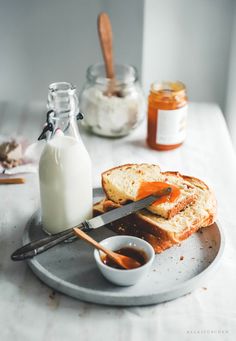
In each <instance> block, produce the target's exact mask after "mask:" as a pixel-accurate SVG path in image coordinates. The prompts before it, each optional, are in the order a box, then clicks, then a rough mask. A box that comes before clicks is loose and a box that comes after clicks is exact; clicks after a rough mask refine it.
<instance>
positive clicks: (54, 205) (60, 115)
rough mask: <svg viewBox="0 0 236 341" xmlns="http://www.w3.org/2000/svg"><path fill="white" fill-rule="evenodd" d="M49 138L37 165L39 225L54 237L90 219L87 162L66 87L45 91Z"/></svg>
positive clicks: (59, 85) (71, 93) (56, 85)
mask: <svg viewBox="0 0 236 341" xmlns="http://www.w3.org/2000/svg"><path fill="white" fill-rule="evenodd" d="M48 107H49V109H50V110H51V113H50V114H49V117H48V124H49V123H50V124H51V128H52V129H51V130H52V131H51V136H50V138H49V139H48V141H47V142H46V145H45V147H44V150H43V152H42V155H41V158H40V162H39V180H40V197H41V212H42V224H43V228H44V229H45V230H46V232H48V233H50V234H54V233H57V232H60V231H63V230H65V229H68V228H70V227H73V226H76V225H78V224H79V223H81V222H82V221H84V220H85V219H89V218H91V216H92V174H91V161H90V158H89V155H88V152H87V150H86V149H85V146H84V144H83V142H82V140H81V137H80V135H79V130H78V126H77V122H76V117H77V115H78V111H79V110H78V99H77V96H76V93H75V88H74V87H72V85H71V84H69V83H54V84H52V85H50V87H49V96H48Z"/></svg>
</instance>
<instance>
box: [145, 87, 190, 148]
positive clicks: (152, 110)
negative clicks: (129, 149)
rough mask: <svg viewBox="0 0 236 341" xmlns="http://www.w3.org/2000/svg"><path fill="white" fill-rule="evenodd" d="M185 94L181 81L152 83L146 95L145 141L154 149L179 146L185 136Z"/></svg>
mask: <svg viewBox="0 0 236 341" xmlns="http://www.w3.org/2000/svg"><path fill="white" fill-rule="evenodd" d="M186 121H187V94H186V88H185V85H184V84H183V83H181V82H169V81H168V82H162V83H154V84H152V86H151V91H150V95H149V97H148V133H147V143H148V145H149V146H150V147H151V148H153V149H156V150H170V149H174V148H177V147H179V146H180V145H181V144H182V143H183V141H184V139H185V137H186Z"/></svg>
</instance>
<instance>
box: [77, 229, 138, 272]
mask: <svg viewBox="0 0 236 341" xmlns="http://www.w3.org/2000/svg"><path fill="white" fill-rule="evenodd" d="M73 230H74V232H75V234H76V235H77V236H79V237H80V238H81V239H83V240H84V241H86V242H87V243H89V244H91V245H93V246H94V247H95V248H96V249H97V250H101V251H102V252H104V253H105V254H106V255H107V256H108V257H109V258H111V260H113V261H114V262H115V263H116V264H118V265H119V266H120V267H121V268H123V269H126V270H130V269H135V268H138V267H140V266H141V264H140V263H139V262H137V261H136V260H134V259H133V258H130V257H127V256H124V255H120V254H118V253H116V252H113V251H111V250H108V249H106V248H105V247H104V246H102V245H101V244H99V243H98V242H97V241H96V240H94V239H93V238H91V237H90V236H88V235H87V234H86V233H84V232H83V231H81V230H80V229H79V228H77V227H74V228H73Z"/></svg>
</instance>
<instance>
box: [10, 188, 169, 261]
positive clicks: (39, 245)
mask: <svg viewBox="0 0 236 341" xmlns="http://www.w3.org/2000/svg"><path fill="white" fill-rule="evenodd" d="M171 191H172V189H171V187H167V188H165V189H163V190H161V191H158V192H156V193H154V194H152V195H150V196H148V197H146V198H144V199H141V200H138V201H134V202H131V203H129V204H127V205H123V206H122V207H119V208H116V209H114V210H111V211H109V212H106V213H103V214H101V215H100V216H97V217H94V218H92V219H90V220H85V221H84V222H83V223H81V224H79V225H77V226H74V227H77V228H80V229H82V230H83V231H85V232H89V231H91V230H94V229H97V228H99V227H101V226H104V225H107V224H109V223H112V222H113V221H116V220H118V219H120V218H123V217H126V216H128V215H130V214H132V213H135V212H137V211H139V210H141V209H143V208H145V207H147V206H149V205H151V204H152V203H153V202H155V201H156V200H157V199H159V198H161V197H163V196H166V195H169V194H170V193H171ZM74 227H73V228H74ZM73 228H70V229H67V230H65V231H62V232H59V233H56V234H54V235H52V236H47V237H45V238H42V239H39V240H36V241H33V242H30V243H28V244H26V245H24V246H22V247H21V248H19V249H17V250H16V251H15V252H13V254H12V255H11V259H12V260H13V261H19V260H25V259H29V258H32V257H34V256H36V255H38V254H41V253H43V252H45V251H47V250H48V249H50V248H52V247H54V246H55V245H57V244H59V243H61V242H63V241H65V240H67V239H69V238H71V237H74V231H73Z"/></svg>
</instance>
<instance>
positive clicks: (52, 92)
mask: <svg viewBox="0 0 236 341" xmlns="http://www.w3.org/2000/svg"><path fill="white" fill-rule="evenodd" d="M48 109H49V110H53V112H54V114H55V116H56V117H58V118H65V117H71V116H76V115H77V113H78V112H79V101H78V97H77V94H76V88H75V87H74V86H73V85H72V84H70V83H66V82H57V83H52V84H50V86H49V91H48Z"/></svg>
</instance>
